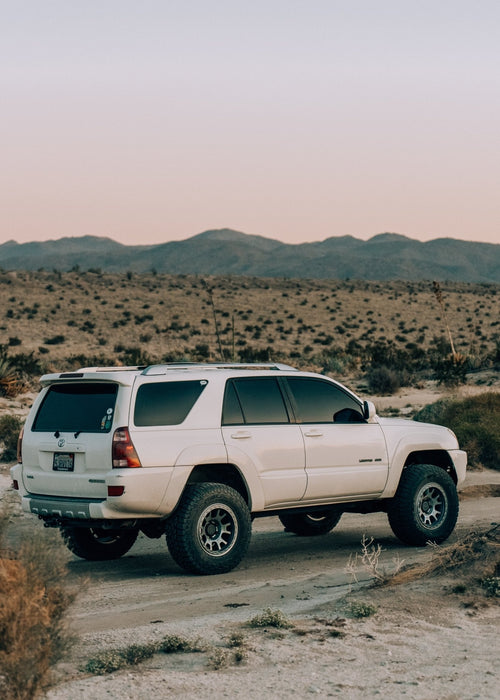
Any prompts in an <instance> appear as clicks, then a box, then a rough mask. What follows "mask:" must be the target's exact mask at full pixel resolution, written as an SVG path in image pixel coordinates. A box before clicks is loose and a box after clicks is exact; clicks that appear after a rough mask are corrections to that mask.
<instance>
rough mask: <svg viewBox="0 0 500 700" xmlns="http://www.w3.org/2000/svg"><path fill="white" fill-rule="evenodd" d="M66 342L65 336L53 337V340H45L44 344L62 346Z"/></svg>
mask: <svg viewBox="0 0 500 700" xmlns="http://www.w3.org/2000/svg"><path fill="white" fill-rule="evenodd" d="M65 341H66V338H65V337H64V335H53V336H52V337H51V338H45V339H44V341H43V342H44V343H45V345H61V344H62V343H64V342H65Z"/></svg>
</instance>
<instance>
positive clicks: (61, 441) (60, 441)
mask: <svg viewBox="0 0 500 700" xmlns="http://www.w3.org/2000/svg"><path fill="white" fill-rule="evenodd" d="M65 444H66V440H65V439H64V438H61V439H60V440H58V441H57V446H58V447H64V445H65Z"/></svg>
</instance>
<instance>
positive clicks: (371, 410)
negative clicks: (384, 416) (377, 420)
mask: <svg viewBox="0 0 500 700" xmlns="http://www.w3.org/2000/svg"><path fill="white" fill-rule="evenodd" d="M376 414H377V409H376V408H375V404H374V403H373V402H372V401H363V418H364V419H365V420H367V421H370V420H371V419H372V418H373V417H374V416H375V415H376Z"/></svg>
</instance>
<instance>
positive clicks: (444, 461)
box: [403, 450, 458, 486]
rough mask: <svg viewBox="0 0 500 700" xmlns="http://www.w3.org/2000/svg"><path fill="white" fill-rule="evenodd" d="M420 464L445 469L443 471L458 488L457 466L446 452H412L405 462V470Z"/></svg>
mask: <svg viewBox="0 0 500 700" xmlns="http://www.w3.org/2000/svg"><path fill="white" fill-rule="evenodd" d="M418 464H433V465H434V466H436V467H439V468H440V469H443V471H445V472H446V473H447V474H449V475H450V476H451V478H452V479H453V481H454V482H455V486H456V484H457V482H458V477H457V473H456V471H455V465H454V464H453V460H452V459H451V457H450V455H449V454H448V452H447V451H446V450H416V451H414V452H410V454H409V455H408V456H407V458H406V460H405V463H404V466H403V469H411V468H412V466H415V465H418Z"/></svg>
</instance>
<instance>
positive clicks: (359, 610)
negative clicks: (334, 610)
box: [349, 600, 377, 620]
mask: <svg viewBox="0 0 500 700" xmlns="http://www.w3.org/2000/svg"><path fill="white" fill-rule="evenodd" d="M349 612H350V614H351V615H352V616H353V617H355V618H356V619H357V620H361V619H362V618H364V617H371V616H372V615H375V613H376V612H377V606H376V605H372V604H371V603H363V602H362V601H359V600H353V601H351V603H350V604H349Z"/></svg>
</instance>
